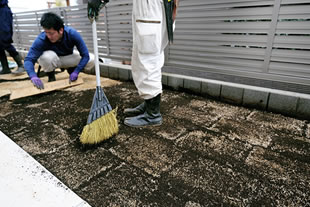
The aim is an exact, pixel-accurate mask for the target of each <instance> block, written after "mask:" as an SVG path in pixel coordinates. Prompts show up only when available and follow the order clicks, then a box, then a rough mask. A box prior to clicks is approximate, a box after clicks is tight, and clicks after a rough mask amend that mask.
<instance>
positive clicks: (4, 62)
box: [0, 50, 11, 75]
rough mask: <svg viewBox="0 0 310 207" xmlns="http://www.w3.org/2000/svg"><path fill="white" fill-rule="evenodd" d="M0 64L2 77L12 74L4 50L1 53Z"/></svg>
mask: <svg viewBox="0 0 310 207" xmlns="http://www.w3.org/2000/svg"><path fill="white" fill-rule="evenodd" d="M0 62H1V66H2V70H1V71H0V75H3V74H9V73H11V70H10V68H9V63H8V59H7V57H6V54H5V51H4V50H1V51H0Z"/></svg>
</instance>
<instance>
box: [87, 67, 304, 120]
mask: <svg viewBox="0 0 310 207" xmlns="http://www.w3.org/2000/svg"><path fill="white" fill-rule="evenodd" d="M100 70H101V71H100V73H101V75H102V76H104V77H108V78H111V79H117V80H122V81H132V75H131V66H130V65H122V64H117V63H116V64H114V63H113V64H101V65H100ZM92 72H93V71H92ZM162 83H163V85H164V86H167V87H169V88H172V89H174V90H185V91H187V92H192V93H194V94H199V95H202V96H204V97H210V98H213V99H216V100H220V101H223V102H227V103H231V104H236V105H241V106H245V107H250V108H256V109H259V110H264V111H270V112H275V113H280V114H284V115H289V116H293V117H297V118H301V119H307V120H310V95H309V94H301V93H294V92H288V91H281V90H275V89H269V88H264V87H256V86H249V85H243V84H235V83H229V82H224V81H217V80H208V79H200V78H194V77H188V76H182V75H177V74H169V73H163V74H162Z"/></svg>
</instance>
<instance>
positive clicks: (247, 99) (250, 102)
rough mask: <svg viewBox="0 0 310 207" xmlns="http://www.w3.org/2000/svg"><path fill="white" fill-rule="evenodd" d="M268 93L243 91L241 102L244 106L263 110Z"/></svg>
mask: <svg viewBox="0 0 310 207" xmlns="http://www.w3.org/2000/svg"><path fill="white" fill-rule="evenodd" d="M268 95H269V93H268V92H263V91H255V90H250V89H244V94H243V101H242V104H243V105H244V106H248V107H253V108H258V109H261V110H265V109H266V108H267V102H268Z"/></svg>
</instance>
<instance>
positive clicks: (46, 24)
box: [40, 12, 64, 31]
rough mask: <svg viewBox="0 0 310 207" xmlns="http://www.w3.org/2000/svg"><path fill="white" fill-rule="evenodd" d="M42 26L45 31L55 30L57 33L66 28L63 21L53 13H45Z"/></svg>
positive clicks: (41, 22)
mask: <svg viewBox="0 0 310 207" xmlns="http://www.w3.org/2000/svg"><path fill="white" fill-rule="evenodd" d="M40 24H41V26H42V27H43V28H44V29H54V30H57V31H59V30H60V29H61V28H63V27H64V22H63V20H62V19H61V18H60V16H58V15H57V14H55V13H53V12H47V13H44V14H43V16H42V17H41V21H40Z"/></svg>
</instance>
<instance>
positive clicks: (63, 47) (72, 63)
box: [24, 12, 94, 89]
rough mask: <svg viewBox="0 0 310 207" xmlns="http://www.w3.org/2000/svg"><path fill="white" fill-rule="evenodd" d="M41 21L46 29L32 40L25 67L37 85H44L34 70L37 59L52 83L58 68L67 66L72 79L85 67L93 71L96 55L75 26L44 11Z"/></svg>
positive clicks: (40, 86)
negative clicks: (69, 25) (65, 24)
mask: <svg viewBox="0 0 310 207" xmlns="http://www.w3.org/2000/svg"><path fill="white" fill-rule="evenodd" d="M40 24H41V26H42V27H43V29H44V32H42V33H41V34H39V36H38V37H37V38H36V40H35V41H34V42H33V44H32V46H31V48H30V50H29V52H28V55H27V57H26V58H25V61H24V66H25V69H26V71H27V73H28V75H29V77H30V79H31V81H32V83H33V84H34V86H35V87H37V88H38V89H43V88H44V85H43V83H42V81H41V79H40V78H39V77H38V76H37V74H36V72H35V71H34V65H35V63H36V62H37V61H38V62H39V65H41V66H42V68H43V70H44V72H46V73H47V75H48V81H49V82H51V81H55V80H56V78H55V69H56V68H64V69H67V72H68V73H69V74H70V77H69V80H70V81H76V80H77V78H78V75H79V73H80V72H81V71H82V70H83V69H86V70H90V69H91V68H93V67H94V58H93V56H92V58H90V55H89V53H88V49H87V47H86V44H85V42H84V41H83V39H82V37H81V35H80V34H79V33H78V32H77V31H76V30H75V29H73V28H71V27H68V26H64V23H63V20H62V19H61V18H60V17H59V16H58V15H57V14H55V13H52V12H48V13H45V14H43V16H42V17H41V21H40ZM74 47H76V49H77V51H76V50H74Z"/></svg>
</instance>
